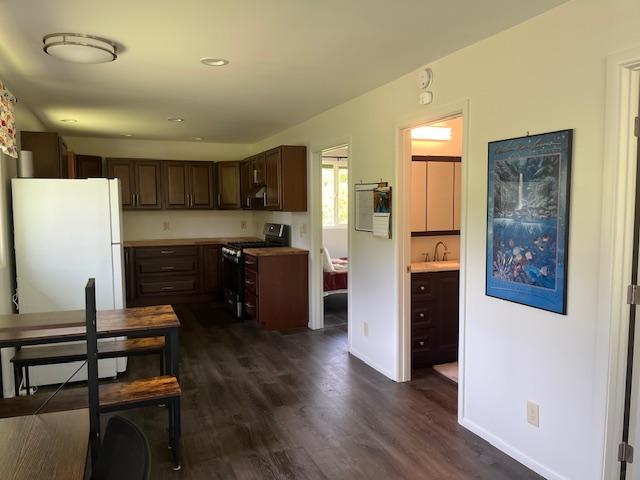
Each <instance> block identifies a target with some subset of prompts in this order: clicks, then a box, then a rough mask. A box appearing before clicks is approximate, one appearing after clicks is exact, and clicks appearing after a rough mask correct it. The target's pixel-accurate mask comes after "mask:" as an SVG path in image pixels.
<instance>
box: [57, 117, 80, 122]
mask: <svg viewBox="0 0 640 480" xmlns="http://www.w3.org/2000/svg"><path fill="white" fill-rule="evenodd" d="M60 121H61V122H64V123H78V120H76V119H75V118H63V119H62V120H60Z"/></svg>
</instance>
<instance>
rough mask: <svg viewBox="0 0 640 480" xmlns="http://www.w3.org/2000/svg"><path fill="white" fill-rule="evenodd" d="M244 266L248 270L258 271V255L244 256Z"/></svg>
mask: <svg viewBox="0 0 640 480" xmlns="http://www.w3.org/2000/svg"><path fill="white" fill-rule="evenodd" d="M244 268H245V269H246V270H253V271H254V272H257V271H258V257H254V256H253V255H246V254H245V256H244Z"/></svg>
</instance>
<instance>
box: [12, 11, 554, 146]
mask: <svg viewBox="0 0 640 480" xmlns="http://www.w3.org/2000/svg"><path fill="white" fill-rule="evenodd" d="M563 1H564V0H536V1H531V0H482V1H478V0H447V1H442V0H182V1H175V0H110V1H102V2H97V1H96V2H94V1H87V0H0V75H1V76H2V77H3V78H4V80H5V81H6V83H7V84H8V85H9V86H10V88H11V89H12V90H13V91H14V93H15V94H16V95H17V96H18V98H19V99H20V100H22V101H24V102H25V104H27V105H29V106H30V107H31V108H32V109H33V110H34V111H35V113H36V114H37V115H38V116H39V117H40V118H41V119H42V120H43V121H44V122H45V124H46V125H47V127H48V128H50V129H51V130H55V131H59V132H61V133H63V134H67V135H85V136H105V137H113V136H120V135H122V134H124V133H131V134H134V136H135V138H147V139H168V140H190V139H191V138H192V137H202V138H203V139H204V140H205V141H214V142H232V143H250V142H254V141H256V140H259V139H261V138H264V137H266V136H269V135H270V134H273V133H276V132H278V131H280V130H282V129H285V128H287V127H289V126H291V125H295V124H296V123H299V122H301V121H303V120H305V119H307V118H309V117H311V116H313V115H315V114H318V113H320V112H322V111H324V110H327V109H329V108H331V107H332V106H335V105H338V104H340V103H342V102H344V101H346V100H348V99H350V98H353V97H355V96H357V95H359V94H361V93H364V92H366V91H368V90H370V89H372V88H375V87H377V86H379V85H382V84H384V83H386V82H388V81H390V80H393V79H394V78H397V77H399V76H401V75H402V74H405V73H407V72H409V71H411V70H413V69H415V68H417V67H419V66H420V65H424V64H427V63H429V62H430V61H433V60H435V59H437V58H440V57H442V56H444V55H446V54H448V53H450V52H453V51H455V50H458V49H460V48H462V47H464V46H466V45H469V44H472V43H474V42H476V41H478V40H480V39H482V38H485V37H487V36H490V35H492V34H494V33H497V32H499V31H501V30H504V29H506V28H508V27H510V26H512V25H515V24H517V23H519V22H522V21H524V20H526V19H527V18H530V17H532V16H535V15H537V14H540V13H542V12H543V11H545V10H548V9H549V8H552V7H554V6H556V5H558V4H560V3H563ZM53 32H77V33H87V34H94V35H99V36H103V37H107V38H110V39H112V40H115V41H116V42H118V43H120V44H122V45H123V46H124V51H123V52H122V53H121V55H120V57H119V58H118V60H117V61H116V62H113V63H110V64H101V65H77V64H71V63H64V62H61V61H59V60H56V59H55V58H52V57H49V56H47V55H45V54H44V53H43V52H42V37H43V36H44V35H45V34H47V33H53ZM205 56H211V57H222V58H227V59H229V60H230V62H231V63H230V64H229V65H228V66H226V67H222V68H212V67H205V66H203V65H202V64H200V63H199V61H198V60H199V59H200V58H201V57H205ZM170 116H179V117H184V118H185V122H184V123H182V124H174V123H170V122H167V121H166V118H167V117H170ZM63 118H75V119H77V120H78V123H77V124H73V125H68V124H64V123H61V122H60V120H61V119H63Z"/></svg>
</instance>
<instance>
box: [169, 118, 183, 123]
mask: <svg viewBox="0 0 640 480" xmlns="http://www.w3.org/2000/svg"><path fill="white" fill-rule="evenodd" d="M167 120H169V121H170V122H175V123H181V122H184V118H180V117H169V118H167Z"/></svg>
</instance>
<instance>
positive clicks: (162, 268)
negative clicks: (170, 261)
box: [160, 267, 176, 270]
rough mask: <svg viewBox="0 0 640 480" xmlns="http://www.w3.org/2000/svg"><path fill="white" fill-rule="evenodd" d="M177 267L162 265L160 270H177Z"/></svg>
mask: <svg viewBox="0 0 640 480" xmlns="http://www.w3.org/2000/svg"><path fill="white" fill-rule="evenodd" d="M175 268H176V267H160V270H175Z"/></svg>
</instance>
